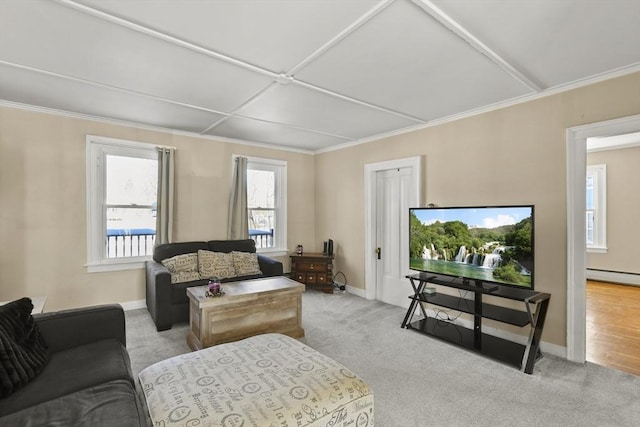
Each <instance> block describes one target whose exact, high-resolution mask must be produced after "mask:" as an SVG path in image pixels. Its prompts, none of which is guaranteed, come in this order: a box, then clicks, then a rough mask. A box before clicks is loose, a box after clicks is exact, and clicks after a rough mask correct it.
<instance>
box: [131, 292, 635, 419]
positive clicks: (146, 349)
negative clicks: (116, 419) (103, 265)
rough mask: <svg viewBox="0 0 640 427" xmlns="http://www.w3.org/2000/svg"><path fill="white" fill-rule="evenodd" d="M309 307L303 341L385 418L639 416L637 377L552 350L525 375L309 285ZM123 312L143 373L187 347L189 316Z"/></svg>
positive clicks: (397, 317)
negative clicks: (363, 390) (168, 319)
mask: <svg viewBox="0 0 640 427" xmlns="http://www.w3.org/2000/svg"><path fill="white" fill-rule="evenodd" d="M302 307H303V308H302V313H303V315H302V318H303V327H304V329H305V338H302V339H301V341H302V342H304V343H306V344H307V345H309V346H311V347H313V348H314V349H316V350H318V351H320V352H321V353H324V354H325V355H327V356H329V357H331V358H333V359H335V360H336V361H338V362H340V363H342V364H344V365H345V366H347V367H349V368H350V369H351V370H353V371H354V372H355V373H357V374H358V375H359V376H360V377H361V378H363V379H364V380H365V381H366V382H367V383H368V384H369V386H370V387H371V388H372V389H373V393H374V397H375V413H376V415H375V416H376V425H377V426H379V427H411V426H416V427H421V426H581V427H582V426H637V425H640V377H637V376H634V375H631V374H627V373H624V372H620V371H616V370H613V369H608V368H604V367H602V366H598V365H595V364H592V363H586V364H585V365H580V364H576V363H571V362H568V361H566V360H564V359H561V358H558V357H554V356H550V355H545V356H544V357H543V358H542V359H541V360H539V361H538V362H537V363H536V365H535V368H534V373H533V375H527V374H524V373H521V372H520V371H519V370H518V369H516V368H514V367H512V366H509V365H505V364H502V363H500V362H496V361H494V360H491V359H488V358H486V357H483V356H481V355H478V354H475V353H472V352H470V351H466V350H464V349H461V348H458V347H455V346H453V345H451V344H447V343H444V342H441V341H439V340H437V339H434V338H431V337H427V336H425V335H422V334H420V333H418V332H416V331H412V330H407V329H402V328H400V324H401V323H402V319H403V318H404V314H405V310H404V309H403V308H401V307H396V306H393V305H389V304H385V303H382V302H379V301H370V300H366V299H364V298H361V297H358V296H355V295H352V294H348V293H335V294H324V293H322V292H318V291H307V292H305V293H304V294H303V297H302ZM126 319H127V347H128V349H129V353H130V355H131V362H132V369H133V371H134V375H135V376H136V378H137V375H138V373H139V372H140V371H141V370H142V369H144V368H145V367H147V366H149V365H151V364H153V363H155V362H158V361H160V360H164V359H167V358H169V357H172V356H175V355H178V354H182V353H185V352H188V351H189V348H188V347H187V345H186V340H185V339H186V335H187V329H188V325H187V324H184V323H183V324H178V325H174V326H173V328H172V329H171V330H168V331H163V332H157V331H156V329H155V325H154V324H153V321H152V320H151V317H150V316H149V313H148V312H147V311H146V310H145V309H138V310H131V311H128V312H126ZM546 327H547V328H552V327H553V325H552V324H547V325H546Z"/></svg>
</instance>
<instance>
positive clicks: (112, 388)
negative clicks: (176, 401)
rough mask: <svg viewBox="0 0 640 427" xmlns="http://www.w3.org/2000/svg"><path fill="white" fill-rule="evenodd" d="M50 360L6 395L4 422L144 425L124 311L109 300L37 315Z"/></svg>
mask: <svg viewBox="0 0 640 427" xmlns="http://www.w3.org/2000/svg"><path fill="white" fill-rule="evenodd" d="M33 318H34V319H35V321H36V324H37V326H38V329H39V330H40V334H41V335H42V338H44V341H45V342H46V344H47V345H48V347H49V361H48V362H47V363H46V365H45V366H44V368H43V369H42V371H41V372H40V373H39V374H38V375H37V376H36V377H35V378H33V379H32V380H31V381H30V382H29V383H27V384H26V385H24V386H23V387H22V388H20V389H18V390H17V391H15V392H14V393H13V394H11V395H9V396H7V397H5V398H2V399H0V425H3V426H43V425H46V426H101V427H102V426H114V427H116V426H117V427H123V426H144V425H145V424H146V419H147V418H146V414H145V412H144V411H145V409H144V408H145V407H144V406H143V404H142V402H141V401H140V399H139V397H138V394H137V393H136V388H135V384H136V383H135V380H134V378H133V374H132V371H131V366H130V361H129V355H128V353H127V349H126V332H125V318H124V311H123V309H122V307H120V306H119V305H103V306H95V307H89V308H82V309H71V310H64V311H59V312H53V313H44V314H37V315H34V316H33Z"/></svg>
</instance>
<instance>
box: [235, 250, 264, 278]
mask: <svg viewBox="0 0 640 427" xmlns="http://www.w3.org/2000/svg"><path fill="white" fill-rule="evenodd" d="M231 253H232V254H233V265H234V267H235V269H236V276H255V275H257V274H262V271H260V264H258V254H257V253H251V252H239V251H233V252H231Z"/></svg>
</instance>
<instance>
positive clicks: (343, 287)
mask: <svg viewBox="0 0 640 427" xmlns="http://www.w3.org/2000/svg"><path fill="white" fill-rule="evenodd" d="M338 276H342V279H343V281H344V282H342V283H339V282H338V281H337V280H336V279H337V278H338ZM333 286H335V287H336V288H338V289H339V290H340V291H342V292H344V291H346V289H347V276H345V275H344V273H343V272H342V271H338V272H337V273H336V274H335V275H334V276H333Z"/></svg>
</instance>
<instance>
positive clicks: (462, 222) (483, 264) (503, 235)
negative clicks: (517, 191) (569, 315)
mask: <svg viewBox="0 0 640 427" xmlns="http://www.w3.org/2000/svg"><path fill="white" fill-rule="evenodd" d="M409 260H410V261H409V263H410V265H409V268H410V269H411V270H414V271H420V272H425V273H433V274H438V275H446V276H453V277H460V278H463V279H470V280H481V281H483V282H490V283H497V284H500V285H506V286H513V287H521V288H527V289H533V285H534V280H533V272H534V207H533V206H532V205H528V206H476V207H424V208H410V209H409Z"/></svg>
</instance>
